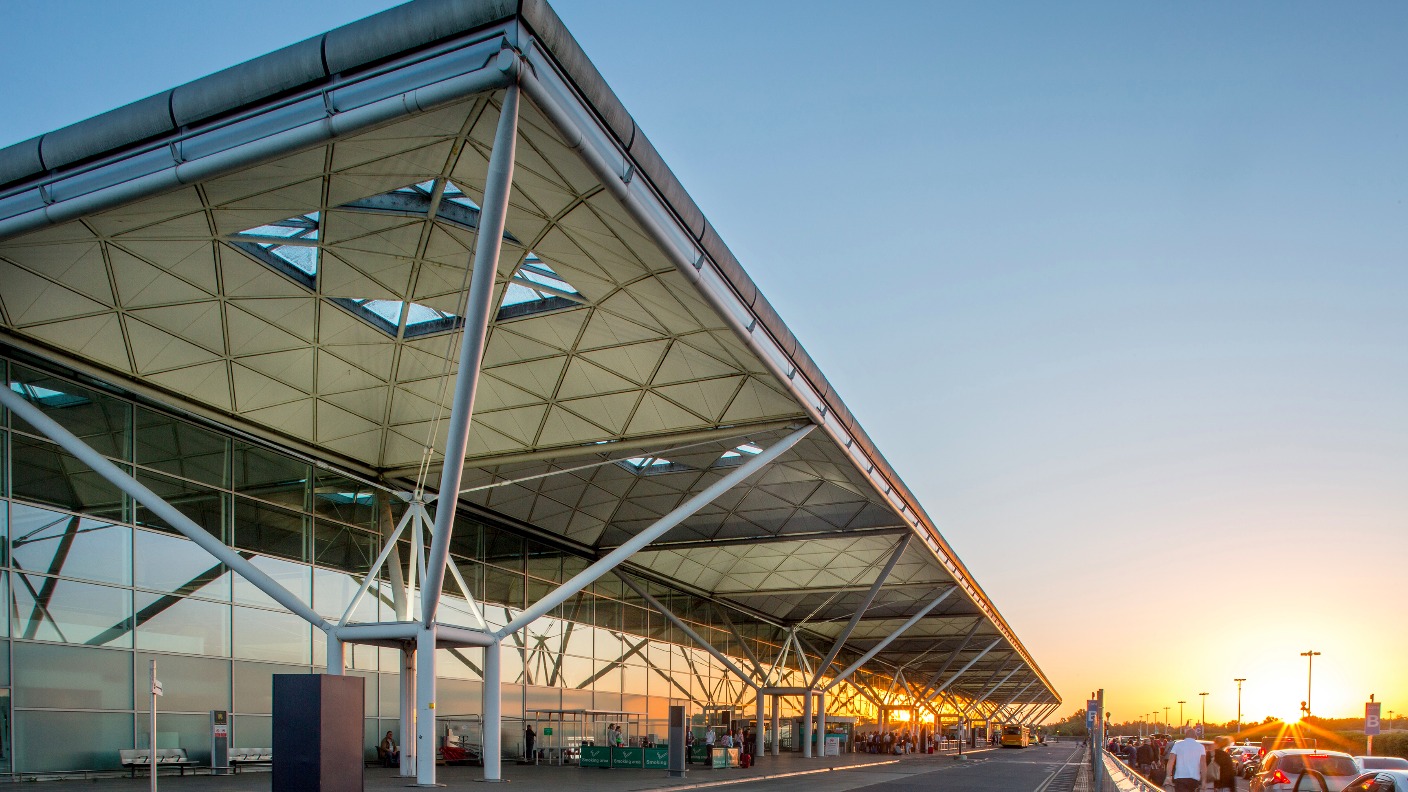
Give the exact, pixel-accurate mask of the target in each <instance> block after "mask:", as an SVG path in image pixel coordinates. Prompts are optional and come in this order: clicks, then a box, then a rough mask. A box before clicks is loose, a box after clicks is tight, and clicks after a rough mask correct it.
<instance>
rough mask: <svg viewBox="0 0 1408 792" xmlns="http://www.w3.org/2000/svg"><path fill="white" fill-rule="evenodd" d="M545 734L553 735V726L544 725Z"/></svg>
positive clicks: (547, 735) (546, 735)
mask: <svg viewBox="0 0 1408 792" xmlns="http://www.w3.org/2000/svg"><path fill="white" fill-rule="evenodd" d="M543 736H544V737H551V736H552V727H551V726H544V727H543Z"/></svg>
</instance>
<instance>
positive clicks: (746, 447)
mask: <svg viewBox="0 0 1408 792" xmlns="http://www.w3.org/2000/svg"><path fill="white" fill-rule="evenodd" d="M761 453H763V448H762V446H759V445H757V444H755V443H744V444H743V445H741V446H735V447H733V448H730V449H729V450H727V451H725V452H723V453H722V454H720V455H719V461H718V462H715V463H714V464H716V465H721V466H722V465H737V464H740V463H742V462H743V460H745V459H747V458H748V457H750V456H757V455H758V454H761Z"/></svg>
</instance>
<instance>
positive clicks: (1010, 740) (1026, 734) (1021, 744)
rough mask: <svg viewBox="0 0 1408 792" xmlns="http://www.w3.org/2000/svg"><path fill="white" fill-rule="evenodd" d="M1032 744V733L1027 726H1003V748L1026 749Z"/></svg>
mask: <svg viewBox="0 0 1408 792" xmlns="http://www.w3.org/2000/svg"><path fill="white" fill-rule="evenodd" d="M1031 744H1032V733H1031V731H1030V730H1028V729H1027V727H1026V726H1003V727H1002V747H1003V748H1026V747H1028V746H1029V745H1031Z"/></svg>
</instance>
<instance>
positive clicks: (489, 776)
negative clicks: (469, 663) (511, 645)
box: [483, 643, 503, 781]
mask: <svg viewBox="0 0 1408 792" xmlns="http://www.w3.org/2000/svg"><path fill="white" fill-rule="evenodd" d="M501 653H502V647H501V646H500V645H499V644H497V643H495V644H492V645H490V646H486V647H484V740H483V743H484V745H483V754H484V780H485V781H502V780H503V770H502V767H501V765H502V763H503V751H502V750H501V749H500V747H499V742H500V736H501V735H502V733H503V732H502V729H503V684H502V682H501V680H500V678H499V677H500V673H501V672H500V667H501V665H502V659H503V658H502V657H501V656H500V655H501Z"/></svg>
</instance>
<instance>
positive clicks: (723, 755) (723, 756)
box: [710, 745, 738, 769]
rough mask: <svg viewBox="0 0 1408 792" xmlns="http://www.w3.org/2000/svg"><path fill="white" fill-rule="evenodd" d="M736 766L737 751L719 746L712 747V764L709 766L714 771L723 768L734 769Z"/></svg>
mask: <svg viewBox="0 0 1408 792" xmlns="http://www.w3.org/2000/svg"><path fill="white" fill-rule="evenodd" d="M737 764H738V749H737V748H724V747H723V746H721V745H716V746H714V763H713V764H712V765H710V767H713V768H715V769H718V768H723V767H734V766H736V765H737Z"/></svg>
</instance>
